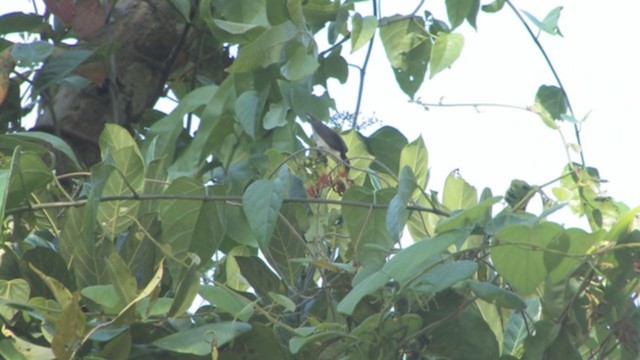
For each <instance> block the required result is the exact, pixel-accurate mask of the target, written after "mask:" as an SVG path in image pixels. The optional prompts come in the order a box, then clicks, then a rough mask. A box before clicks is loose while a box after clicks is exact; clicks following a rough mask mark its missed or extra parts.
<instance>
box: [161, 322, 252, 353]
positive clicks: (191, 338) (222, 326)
mask: <svg viewBox="0 0 640 360" xmlns="http://www.w3.org/2000/svg"><path fill="white" fill-rule="evenodd" d="M249 330H251V325H249V324H247V323H243V322H219V323H214V324H207V325H203V326H199V327H197V328H194V329H189V330H182V331H180V332H177V333H175V334H172V335H169V336H165V337H163V338H160V339H158V340H156V341H154V342H153V345H155V346H157V347H159V348H162V349H165V350H169V351H173V352H178V353H182V354H193V355H199V356H205V355H211V349H212V347H220V346H223V345H224V344H226V343H228V342H230V341H231V340H233V339H235V338H237V337H238V336H240V335H242V334H244V333H246V332H248V331H249Z"/></svg>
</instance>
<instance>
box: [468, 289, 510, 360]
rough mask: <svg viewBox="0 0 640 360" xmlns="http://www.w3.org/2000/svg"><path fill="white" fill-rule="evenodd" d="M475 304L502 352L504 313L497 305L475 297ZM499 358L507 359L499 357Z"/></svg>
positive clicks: (501, 359)
mask: <svg viewBox="0 0 640 360" xmlns="http://www.w3.org/2000/svg"><path fill="white" fill-rule="evenodd" d="M475 306H476V307H477V308H478V311H479V312H480V315H481V316H482V318H483V319H484V321H485V322H486V323H487V325H489V328H491V331H492V332H493V335H494V336H495V337H496V341H498V349H499V350H500V353H502V346H503V342H504V330H503V327H504V322H505V319H504V315H503V311H501V310H502V309H500V308H499V307H498V306H496V305H494V304H491V303H488V302H486V301H484V300H482V299H476V301H475ZM500 360H508V359H503V358H502V357H500Z"/></svg>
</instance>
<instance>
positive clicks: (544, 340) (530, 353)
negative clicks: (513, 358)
mask: <svg viewBox="0 0 640 360" xmlns="http://www.w3.org/2000/svg"><path fill="white" fill-rule="evenodd" d="M534 327H535V332H534V333H533V334H532V335H529V336H527V338H526V339H525V341H524V349H525V353H524V357H523V358H524V359H544V358H545V357H546V355H548V354H547V352H546V350H547V348H548V347H549V345H551V343H553V341H554V340H555V339H556V337H557V336H558V334H559V333H560V329H561V325H560V324H556V323H554V322H552V321H551V320H540V321H538V322H536V323H535V324H534Z"/></svg>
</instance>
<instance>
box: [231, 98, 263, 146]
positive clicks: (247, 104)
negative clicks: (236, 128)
mask: <svg viewBox="0 0 640 360" xmlns="http://www.w3.org/2000/svg"><path fill="white" fill-rule="evenodd" d="M260 105H261V101H260V96H259V95H258V93H257V92H256V91H254V90H249V91H245V92H243V93H242V95H240V96H239V97H238V100H237V102H236V116H237V117H238V122H239V123H240V126H242V130H244V132H245V133H246V134H247V135H249V136H250V137H251V138H252V139H255V136H256V121H257V120H258V115H259V114H260V113H261V112H262V109H261V106H260Z"/></svg>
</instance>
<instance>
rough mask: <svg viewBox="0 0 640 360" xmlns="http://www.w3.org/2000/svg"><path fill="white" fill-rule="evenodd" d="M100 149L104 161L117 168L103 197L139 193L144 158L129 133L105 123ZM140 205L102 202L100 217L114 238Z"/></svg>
mask: <svg viewBox="0 0 640 360" xmlns="http://www.w3.org/2000/svg"><path fill="white" fill-rule="evenodd" d="M100 152H101V154H102V158H103V160H104V161H105V162H110V163H112V165H113V166H114V167H115V169H116V170H115V171H113V172H111V173H110V174H109V177H108V179H107V181H106V183H105V185H104V189H103V191H102V196H103V197H104V196H118V195H129V196H134V195H136V194H140V193H141V192H142V189H143V186H144V160H143V159H142V154H141V153H140V150H139V149H138V146H137V145H136V142H135V140H134V139H133V138H132V137H131V135H130V134H129V132H128V131H127V130H125V129H124V128H122V127H120V126H118V125H114V124H107V125H105V128H104V131H103V132H102V134H101V135H100ZM107 154H109V155H110V156H107ZM139 206H140V202H139V201H137V200H117V201H107V202H101V203H100V205H99V206H98V218H97V220H98V222H99V224H100V225H101V226H102V228H103V229H104V230H105V231H106V233H107V234H108V235H109V236H110V237H111V238H112V239H113V238H115V237H116V236H117V235H118V234H119V233H121V232H122V231H124V230H125V229H126V228H127V227H129V225H131V224H132V223H133V219H132V218H131V216H135V215H136V214H137V211H138V207H139Z"/></svg>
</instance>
